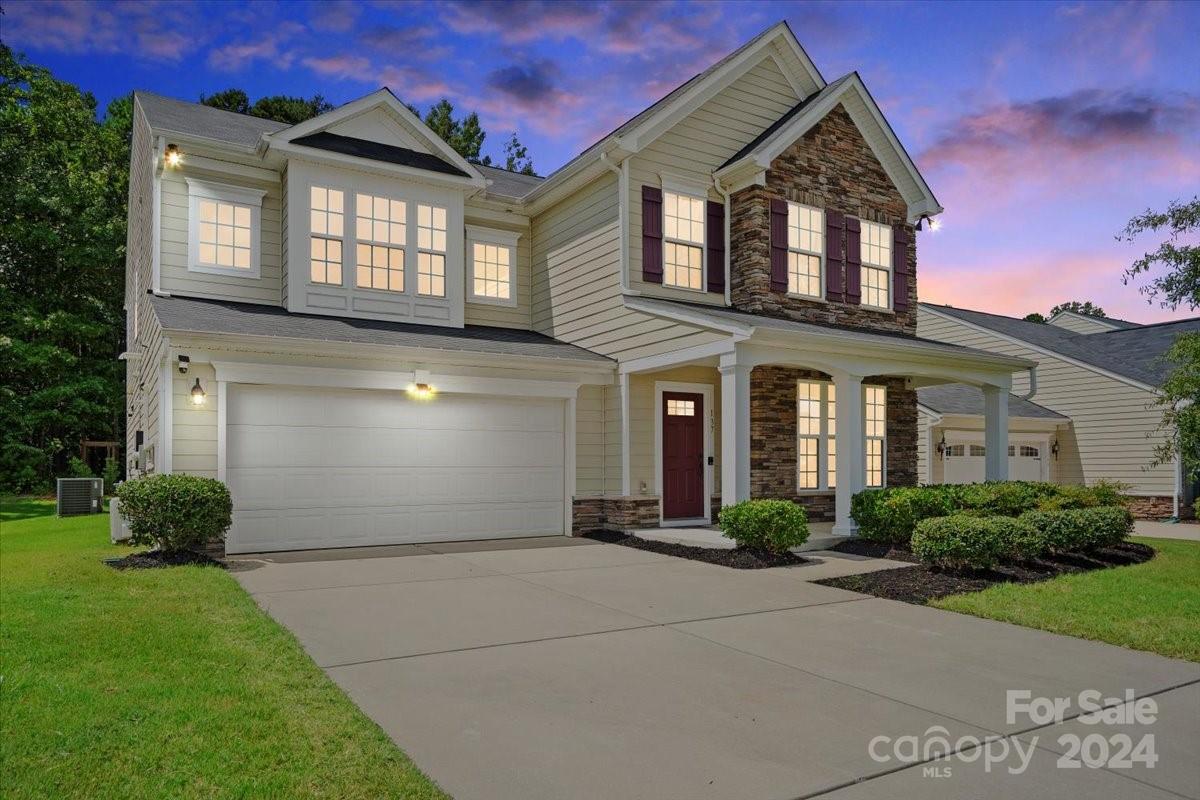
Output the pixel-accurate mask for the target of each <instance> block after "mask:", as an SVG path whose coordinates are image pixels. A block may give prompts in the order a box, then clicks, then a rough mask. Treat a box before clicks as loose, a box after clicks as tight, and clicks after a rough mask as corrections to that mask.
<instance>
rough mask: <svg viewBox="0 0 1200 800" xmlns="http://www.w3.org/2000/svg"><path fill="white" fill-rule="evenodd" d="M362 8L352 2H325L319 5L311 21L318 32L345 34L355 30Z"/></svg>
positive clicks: (342, 0)
mask: <svg viewBox="0 0 1200 800" xmlns="http://www.w3.org/2000/svg"><path fill="white" fill-rule="evenodd" d="M361 12H362V7H361V6H360V5H359V4H358V3H354V2H351V0H324V2H322V3H320V4H318V5H317V6H316V8H315V10H314V12H313V14H312V16H311V17H309V20H310V21H311V22H312V26H313V28H314V29H316V30H318V31H333V32H335V33H345V32H346V31H349V30H353V28H354V25H355V23H356V22H357V21H358V15H359V14H360V13H361Z"/></svg>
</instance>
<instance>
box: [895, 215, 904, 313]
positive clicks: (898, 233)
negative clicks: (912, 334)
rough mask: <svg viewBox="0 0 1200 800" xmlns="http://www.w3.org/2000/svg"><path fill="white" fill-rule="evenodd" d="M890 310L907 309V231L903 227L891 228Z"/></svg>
mask: <svg viewBox="0 0 1200 800" xmlns="http://www.w3.org/2000/svg"><path fill="white" fill-rule="evenodd" d="M892 308H894V309H895V310H896V311H904V310H906V309H907V308H908V231H907V230H905V228H904V226H903V225H893V226H892Z"/></svg>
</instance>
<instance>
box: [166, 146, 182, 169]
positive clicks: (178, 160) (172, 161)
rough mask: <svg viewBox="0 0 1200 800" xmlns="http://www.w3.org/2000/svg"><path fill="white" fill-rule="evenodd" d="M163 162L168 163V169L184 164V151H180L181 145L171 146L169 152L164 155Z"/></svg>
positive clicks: (168, 148)
mask: <svg viewBox="0 0 1200 800" xmlns="http://www.w3.org/2000/svg"><path fill="white" fill-rule="evenodd" d="M163 160H164V161H166V163H167V166H168V167H178V166H179V165H180V164H182V163H183V151H182V150H180V149H179V145H177V144H169V145H167V151H166V152H165V153H163Z"/></svg>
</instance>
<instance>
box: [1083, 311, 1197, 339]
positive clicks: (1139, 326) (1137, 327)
mask: <svg viewBox="0 0 1200 800" xmlns="http://www.w3.org/2000/svg"><path fill="white" fill-rule="evenodd" d="M1105 319H1112V317H1105ZM1117 321H1118V322H1125V323H1128V324H1130V325H1133V326H1134V327H1132V328H1114V329H1112V330H1111V331H1097V332H1096V333H1089V334H1087V335H1088V336H1093V337H1094V336H1107V335H1108V334H1110V333H1133V332H1134V331H1144V330H1146V329H1147V328H1161V327H1163V326H1166V325H1182V324H1183V323H1185V322H1200V316H1195V317H1184V318H1183V319H1168V320H1163V321H1162V322H1130V321H1129V320H1117Z"/></svg>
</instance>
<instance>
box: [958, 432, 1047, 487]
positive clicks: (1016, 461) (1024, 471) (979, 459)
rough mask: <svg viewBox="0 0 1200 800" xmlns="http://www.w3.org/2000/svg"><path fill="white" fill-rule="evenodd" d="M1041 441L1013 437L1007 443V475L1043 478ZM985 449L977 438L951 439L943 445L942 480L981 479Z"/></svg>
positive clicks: (969, 481)
mask: <svg viewBox="0 0 1200 800" xmlns="http://www.w3.org/2000/svg"><path fill="white" fill-rule="evenodd" d="M1043 449H1044V447H1043V445H1042V444H1041V443H1040V442H1020V441H1016V440H1014V441H1013V443H1012V444H1010V445H1009V446H1008V478H1009V480H1013V481H1040V480H1043V478H1042V458H1043V457H1044V454H1043V452H1042V450H1043ZM986 453H987V450H985V449H984V446H983V445H982V444H979V443H978V442H975V443H972V442H963V441H958V442H956V441H954V440H953V439H950V440H949V441H948V442H947V446H946V460H945V462H944V474H943V477H942V482H943V483H982V482H983V480H984V464H983V462H984V455H985V454H986Z"/></svg>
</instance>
